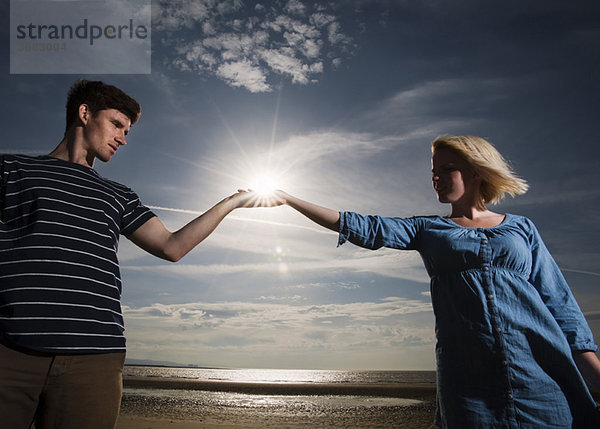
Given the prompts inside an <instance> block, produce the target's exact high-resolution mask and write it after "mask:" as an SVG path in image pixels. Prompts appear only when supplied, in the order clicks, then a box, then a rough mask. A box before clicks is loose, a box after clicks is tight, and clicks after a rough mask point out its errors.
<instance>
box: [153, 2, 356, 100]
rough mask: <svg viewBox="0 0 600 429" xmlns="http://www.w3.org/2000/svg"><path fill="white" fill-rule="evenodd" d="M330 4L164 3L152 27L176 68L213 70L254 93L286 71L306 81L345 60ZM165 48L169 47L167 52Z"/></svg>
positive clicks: (346, 47)
mask: <svg viewBox="0 0 600 429" xmlns="http://www.w3.org/2000/svg"><path fill="white" fill-rule="evenodd" d="M330 8H331V5H326V4H319V3H312V2H310V3H304V2H300V1H298V0H290V1H287V2H281V3H280V2H268V3H265V4H260V3H258V4H255V5H254V7H251V6H247V5H244V4H243V3H242V2H241V1H235V0H233V1H230V0H225V1H217V2H215V1H210V0H204V1H192V0H177V1H169V2H166V1H163V2H160V3H159V7H156V8H155V11H154V14H153V29H154V30H155V31H158V32H160V33H162V35H163V37H162V39H161V40H162V43H163V44H164V46H165V47H166V48H167V49H168V50H170V52H173V54H172V55H169V54H167V57H168V60H169V62H170V64H171V65H172V66H173V67H175V68H176V69H179V70H182V71H189V72H194V73H198V74H200V75H207V76H215V77H217V78H219V79H221V80H223V81H224V82H226V83H227V84H228V85H231V86H233V87H242V88H245V89H247V90H248V91H250V92H268V91H271V90H272V89H273V86H274V83H273V82H278V81H280V80H281V76H283V77H286V78H288V79H290V80H291V81H292V83H296V84H302V85H306V84H308V83H311V82H314V81H316V79H317V78H318V76H319V75H320V74H322V73H323V72H324V70H325V69H327V68H335V67H337V66H339V65H340V63H341V62H342V60H343V58H344V57H347V56H348V55H349V54H350V53H349V52H350V49H351V43H352V41H351V39H350V37H349V36H347V35H346V34H344V33H343V31H342V26H341V24H340V22H339V19H338V18H337V17H336V16H335V15H334V14H333V11H332V10H330ZM167 49H165V51H167Z"/></svg>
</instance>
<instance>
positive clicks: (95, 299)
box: [0, 155, 154, 354]
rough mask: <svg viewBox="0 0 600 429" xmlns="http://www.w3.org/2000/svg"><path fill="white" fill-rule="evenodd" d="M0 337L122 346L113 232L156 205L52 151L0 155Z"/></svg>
mask: <svg viewBox="0 0 600 429" xmlns="http://www.w3.org/2000/svg"><path fill="white" fill-rule="evenodd" d="M0 208H1V210H2V219H1V221H0V342H3V343H5V344H6V345H8V346H14V347H17V348H20V349H25V350H32V351H38V352H48V353H55V354H78V353H109V352H122V351H125V337H124V335H123V331H124V327H123V316H122V313H121V304H120V298H121V276H120V272H119V265H118V260H117V247H118V242H119V235H120V234H123V235H125V236H127V235H129V234H131V233H133V232H134V231H135V230H136V229H137V228H139V227H140V226H141V225H142V224H144V223H145V222H146V221H148V220H149V219H150V218H152V217H153V216H154V214H153V213H152V212H151V211H150V210H149V209H148V208H147V207H145V206H144V205H142V204H141V202H140V200H139V198H138V196H137V195H136V194H135V193H134V192H133V191H132V190H131V189H129V188H127V187H125V186H123V185H120V184H118V183H116V182H113V181H110V180H107V179H105V178H103V177H101V176H100V175H99V174H98V173H97V172H96V171H95V170H93V169H91V168H88V167H85V166H82V165H79V164H75V163H71V162H67V161H63V160H60V159H56V158H52V157H49V156H41V157H30V156H22V155H0Z"/></svg>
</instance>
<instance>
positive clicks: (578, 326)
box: [529, 221, 598, 351]
mask: <svg viewBox="0 0 600 429" xmlns="http://www.w3.org/2000/svg"><path fill="white" fill-rule="evenodd" d="M529 225H530V228H531V229H530V233H529V240H530V244H531V254H532V267H531V275H530V278H529V281H530V282H531V284H533V286H534V287H535V288H536V289H537V291H538V293H539V294H540V296H541V297H542V300H543V301H544V304H545V305H546V307H548V309H549V310H550V312H551V313H552V315H553V316H554V319H555V320H556V322H557V323H558V325H559V326H560V328H561V329H562V331H563V333H564V334H565V337H566V338H567V341H568V343H569V345H570V346H571V350H572V351H588V350H590V351H596V350H598V347H597V346H596V344H595V343H594V337H593V334H592V331H591V329H590V327H589V325H588V323H587V321H586V320H585V317H584V316H583V313H582V312H581V309H580V308H579V305H578V304H577V301H575V297H574V296H573V293H572V292H571V289H570V288H569V285H568V284H567V282H566V280H565V278H564V276H563V275H562V273H561V271H560V268H559V267H558V265H557V264H556V262H555V261H554V259H553V258H552V256H551V255H550V252H549V251H548V249H547V248H546V245H545V244H544V242H543V241H542V238H541V236H540V234H539V232H538V231H537V229H536V227H535V225H533V223H532V222H531V221H529Z"/></svg>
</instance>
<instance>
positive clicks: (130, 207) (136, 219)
mask: <svg viewBox="0 0 600 429" xmlns="http://www.w3.org/2000/svg"><path fill="white" fill-rule="evenodd" d="M154 216H156V215H155V214H154V213H153V212H152V210H150V209H149V208H148V207H146V206H145V205H143V204H142V202H141V201H140V199H139V197H138V196H137V195H136V194H135V193H134V192H133V191H132V192H131V193H130V199H129V201H127V204H126V206H125V213H124V214H123V218H122V222H121V234H122V235H124V236H126V237H127V236H129V235H131V234H133V233H134V232H135V230H136V229H138V228H139V227H140V226H142V225H143V224H145V223H146V222H147V221H148V220H150V219H151V218H153V217H154Z"/></svg>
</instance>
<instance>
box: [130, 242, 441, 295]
mask: <svg viewBox="0 0 600 429" xmlns="http://www.w3.org/2000/svg"><path fill="white" fill-rule="evenodd" d="M248 242H249V243H251V240H249V241H248ZM288 244H290V243H288ZM307 247H308V246H307ZM334 250H335V249H334ZM313 251H314V247H313ZM305 255H310V253H306V254H305ZM328 256H330V255H327V254H320V255H319V258H318V259H309V260H303V261H297V260H282V261H276V262H266V263H252V264H243V263H235V264H206V265H202V264H182V263H179V264H169V265H167V264H152V265H123V266H122V267H121V269H122V270H130V271H141V272H145V273H148V272H153V273H162V274H168V275H170V276H179V277H181V278H189V279H197V278H199V277H201V278H206V277H207V276H220V275H226V274H239V273H249V274H253V275H255V274H257V273H271V274H278V273H283V274H285V273H294V274H295V275H301V274H302V273H310V274H311V275H315V274H316V273H318V272H324V273H325V272H331V271H332V270H343V271H345V272H365V273H373V274H378V275H381V276H385V277H389V278H398V279H406V280H411V281H414V282H419V283H424V284H428V283H429V278H428V276H427V274H425V272H424V269H423V263H422V261H421V259H420V257H419V255H418V254H417V253H416V252H398V251H394V250H390V249H381V250H378V251H376V252H371V251H368V250H362V249H355V250H353V253H352V254H351V255H350V256H349V255H348V254H347V253H344V254H343V255H341V256H339V257H337V258H335V257H328Z"/></svg>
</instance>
